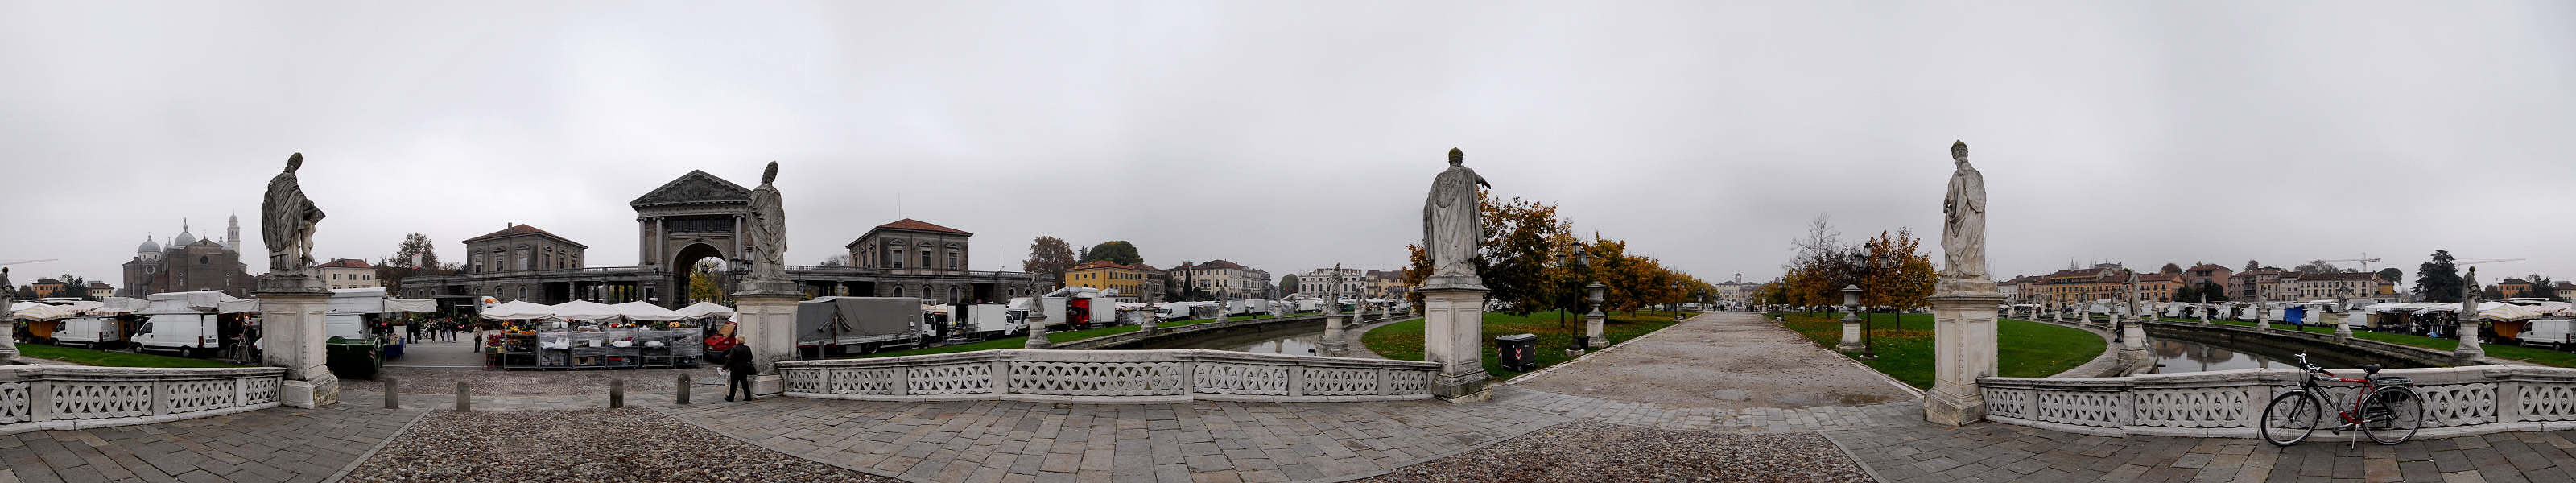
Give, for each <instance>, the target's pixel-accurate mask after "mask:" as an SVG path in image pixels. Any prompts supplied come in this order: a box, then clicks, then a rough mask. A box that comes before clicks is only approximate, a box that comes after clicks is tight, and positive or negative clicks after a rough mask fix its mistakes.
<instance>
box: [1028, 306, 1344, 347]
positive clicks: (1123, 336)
mask: <svg viewBox="0 0 2576 483" xmlns="http://www.w3.org/2000/svg"><path fill="white" fill-rule="evenodd" d="M1323 320H1324V316H1323V315H1316V314H1309V315H1290V316H1285V317H1266V318H1259V319H1243V320H1227V321H1221V322H1209V323H1205V324H1190V325H1184V326H1179V327H1155V328H1154V332H1153V333H1146V332H1145V331H1142V330H1139V331H1135V332H1121V333H1116V334H1109V335H1104V336H1099V337H1093V338H1089V339H1083V340H1077V341H1068V342H1065V343H1061V344H1053V345H1048V346H1047V348H1049V349H1066V350H1091V349H1114V348H1119V347H1126V346H1130V345H1135V344H1137V343H1141V342H1144V341H1145V340H1146V339H1159V338H1163V337H1172V336H1180V335H1187V334H1196V333H1202V332H1209V331H1219V330H1228V329H1234V328H1239V327H1251V326H1256V325H1270V324H1284V323H1289V322H1321V321H1323Z"/></svg>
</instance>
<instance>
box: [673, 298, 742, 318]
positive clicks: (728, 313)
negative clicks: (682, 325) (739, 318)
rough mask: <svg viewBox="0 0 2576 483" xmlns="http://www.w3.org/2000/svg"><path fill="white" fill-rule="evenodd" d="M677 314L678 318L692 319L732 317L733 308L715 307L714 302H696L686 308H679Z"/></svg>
mask: <svg viewBox="0 0 2576 483" xmlns="http://www.w3.org/2000/svg"><path fill="white" fill-rule="evenodd" d="M679 312H680V316H682V317H688V318H692V319H695V318H703V317H732V316H733V307H726V306H722V305H716V304H715V303H714V302H698V303H694V304H689V306H687V307H681V308H680V310H679Z"/></svg>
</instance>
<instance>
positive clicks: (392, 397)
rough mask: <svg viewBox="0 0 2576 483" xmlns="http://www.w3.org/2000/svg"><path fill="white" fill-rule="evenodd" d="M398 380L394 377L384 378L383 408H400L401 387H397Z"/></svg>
mask: <svg viewBox="0 0 2576 483" xmlns="http://www.w3.org/2000/svg"><path fill="white" fill-rule="evenodd" d="M398 382H400V381H396V380H394V378H390V377H388V378H385V409H402V388H400V387H397V385H396V384H397V383H398Z"/></svg>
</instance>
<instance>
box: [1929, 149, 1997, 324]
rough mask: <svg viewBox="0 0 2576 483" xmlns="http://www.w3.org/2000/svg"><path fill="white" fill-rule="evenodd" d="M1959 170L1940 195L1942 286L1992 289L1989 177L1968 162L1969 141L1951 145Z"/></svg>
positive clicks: (1964, 289) (1949, 289)
mask: <svg viewBox="0 0 2576 483" xmlns="http://www.w3.org/2000/svg"><path fill="white" fill-rule="evenodd" d="M1950 158H1951V159H1952V160H1955V161H1956V162H1957V163H1958V165H1959V170H1958V171H1957V172H1954V173H1952V174H1951V175H1950V190H1949V194H1947V195H1945V196H1944V197H1943V198H1942V199H1941V213H1942V214H1943V215H1945V217H1944V218H1943V221H1942V223H1941V250H1942V252H1944V255H1945V258H1943V260H1942V261H1943V262H1944V263H1943V265H1942V267H1941V283H1940V288H1941V289H1942V291H1943V292H1991V291H1993V290H1994V288H1993V287H1994V282H1993V280H1992V279H1990V278H1988V277H1987V276H1986V177H1985V175H1983V174H1979V173H1977V168H1976V167H1973V166H1969V165H1968V143H1966V142H1957V143H1953V144H1951V145H1950Z"/></svg>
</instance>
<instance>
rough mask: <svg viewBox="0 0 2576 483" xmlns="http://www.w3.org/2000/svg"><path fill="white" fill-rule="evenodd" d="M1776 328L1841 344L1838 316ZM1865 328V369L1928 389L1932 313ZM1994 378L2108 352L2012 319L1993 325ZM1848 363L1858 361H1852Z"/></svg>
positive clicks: (1890, 318) (2101, 345) (2080, 333)
mask: <svg viewBox="0 0 2576 483" xmlns="http://www.w3.org/2000/svg"><path fill="white" fill-rule="evenodd" d="M1773 315H1780V316H1785V317H1786V318H1787V319H1788V321H1787V322H1785V323H1783V324H1782V325H1786V326H1788V327H1789V330H1793V331H1797V332H1798V334H1799V335H1804V336H1807V339H1809V340H1812V341H1815V343H1816V344H1817V345H1821V346H1824V347H1825V348H1827V349H1831V348H1833V347H1834V346H1835V345H1837V344H1841V343H1842V340H1843V332H1842V331H1843V323H1842V316H1841V315H1839V314H1821V313H1820V314H1814V315H1809V314H1804V313H1791V314H1773ZM1876 315H1877V317H1875V318H1874V319H1872V321H1871V322H1870V323H1869V328H1870V330H1871V332H1872V333H1871V338H1872V340H1873V342H1875V345H1874V346H1873V349H1874V351H1873V352H1875V353H1877V354H1878V358H1876V359H1861V360H1860V361H1861V363H1862V364H1865V365H1868V366H1869V367H1870V368H1871V369H1877V370H1878V372H1882V373H1886V374H1887V375H1888V376H1889V377H1894V378H1896V380H1898V381H1904V382H1905V383H1906V384H1908V385H1912V386H1914V387H1917V388H1923V389H1930V388H1931V387H1932V349H1933V346H1932V314H1903V315H1901V316H1898V315H1893V314H1876ZM1995 344H1996V347H1995V359H1996V360H1995V362H1996V370H1997V375H2000V376H2004V377H2047V376H2053V375H2057V373H2060V372H2066V370H2068V369H2074V368H2075V367H2076V366H2081V365H2084V363H2086V362H2091V361H2092V360H2093V358H2094V357H2097V356H2100V355H2102V351H2103V350H2105V349H2108V348H2109V347H2110V343H2109V342H2105V341H2103V340H2102V337H2101V336H2098V335H2093V333H2092V332H2086V331H2084V330H2083V329H2077V328H2073V327H2064V326H2057V325H2049V324H2043V323H2038V322H2030V321H2024V320H2015V319H2001V320H1998V321H1996V323H1995ZM1854 359H1858V358H1857V357H1854Z"/></svg>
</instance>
